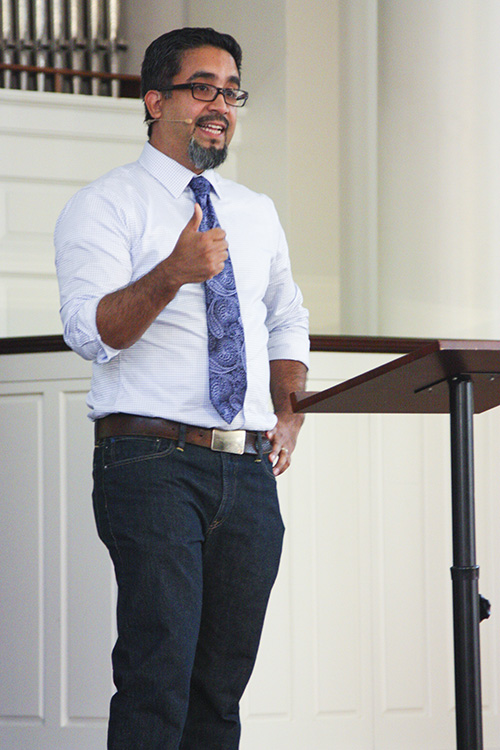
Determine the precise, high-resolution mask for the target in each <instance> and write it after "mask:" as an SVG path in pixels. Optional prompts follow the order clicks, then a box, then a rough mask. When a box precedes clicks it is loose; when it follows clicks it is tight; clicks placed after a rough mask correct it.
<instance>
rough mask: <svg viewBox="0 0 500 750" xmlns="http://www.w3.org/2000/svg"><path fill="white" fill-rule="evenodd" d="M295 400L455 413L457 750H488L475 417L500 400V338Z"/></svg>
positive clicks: (429, 351)
mask: <svg viewBox="0 0 500 750" xmlns="http://www.w3.org/2000/svg"><path fill="white" fill-rule="evenodd" d="M291 400H292V405H293V408H294V410H295V411H300V412H304V413H306V412H316V413H319V412H323V413H387V414H389V413H391V414H395V413H414V414H419V413H420V414H424V413H428V414H440V413H449V414H450V438H451V495H452V532H453V566H452V568H451V574H452V587H453V629H454V653H455V701H456V734H457V750H483V730H482V711H481V665H480V644H479V623H480V619H481V612H480V596H479V591H478V581H479V567H478V566H477V564H476V541H475V510H474V446H473V415H474V413H480V412H484V411H486V410H488V409H491V408H493V407H495V406H498V405H500V342H498V341H450V340H447V341H444V340H443V341H442V340H436V341H432V342H430V343H429V344H427V345H425V346H423V347H421V348H420V349H416V350H415V351H413V352H411V353H410V354H407V355H405V356H402V357H399V358H397V359H395V360H393V361H392V362H389V363H388V364H385V365H382V366H381V367H377V368H375V369H374V370H371V371H369V372H367V373H364V374H362V375H359V376H357V377H355V378H352V379H350V380H346V381H344V382H342V383H339V384H338V385H336V386H333V387H332V388H328V389H327V390H325V391H321V392H309V393H306V392H297V393H292V394H291ZM484 616H485V617H487V616H489V615H488V614H485V615H484Z"/></svg>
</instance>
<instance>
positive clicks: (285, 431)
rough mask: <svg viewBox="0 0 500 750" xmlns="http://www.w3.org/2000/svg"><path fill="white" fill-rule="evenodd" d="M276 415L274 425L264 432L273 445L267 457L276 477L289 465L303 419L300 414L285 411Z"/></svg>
mask: <svg viewBox="0 0 500 750" xmlns="http://www.w3.org/2000/svg"><path fill="white" fill-rule="evenodd" d="M277 416H278V421H277V423H276V425H275V427H274V428H273V429H272V430H268V432H267V433H266V435H267V437H268V438H269V440H270V441H271V443H272V446H273V449H272V451H271V453H270V454H269V456H268V458H269V461H270V462H271V463H272V464H273V474H274V476H276V477H277V476H279V475H280V474H283V472H284V471H286V470H287V469H288V467H289V466H290V463H291V459H292V453H293V451H294V449H295V444H296V442H297V436H298V434H299V430H300V428H301V426H302V423H303V421H304V417H303V416H302V415H301V414H293V413H289V412H286V413H283V414H278V415H277Z"/></svg>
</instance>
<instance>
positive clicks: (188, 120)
mask: <svg viewBox="0 0 500 750" xmlns="http://www.w3.org/2000/svg"><path fill="white" fill-rule="evenodd" d="M154 122H183V123H185V124H186V125H192V123H193V121H192V119H191V118H190V117H186V119H184V120H167V119H166V118H165V117H152V118H151V119H150V120H146V125H152V124H153V123H154Z"/></svg>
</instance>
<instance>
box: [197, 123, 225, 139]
mask: <svg viewBox="0 0 500 750" xmlns="http://www.w3.org/2000/svg"><path fill="white" fill-rule="evenodd" d="M196 127H197V128H199V129H200V130H201V131H203V132H204V133H206V134H207V135H209V136H210V137H212V138H220V136H222V135H223V134H224V133H225V132H226V125H225V123H222V122H217V121H215V122H214V121H213V120H212V121H210V122H203V121H201V122H198V123H197V124H196Z"/></svg>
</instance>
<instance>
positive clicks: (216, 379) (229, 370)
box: [189, 177, 247, 424]
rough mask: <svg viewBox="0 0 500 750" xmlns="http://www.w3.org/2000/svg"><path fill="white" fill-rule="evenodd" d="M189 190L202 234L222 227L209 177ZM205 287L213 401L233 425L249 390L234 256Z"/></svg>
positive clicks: (191, 185) (210, 382) (194, 178)
mask: <svg viewBox="0 0 500 750" xmlns="http://www.w3.org/2000/svg"><path fill="white" fill-rule="evenodd" d="M189 187H190V188H191V189H192V191H193V193H194V196H195V198H196V201H197V203H199V204H200V206H201V210H202V211H203V219H202V221H201V224H200V231H201V232H206V231H207V230H208V229H212V228H213V227H218V226H220V224H219V221H218V219H217V216H216V213H215V211H214V207H213V205H212V201H211V200H210V190H211V185H210V183H209V181H208V180H207V179H205V177H193V179H192V180H191V182H190V183H189ZM204 287H205V301H206V305H207V331H208V374H209V389H210V401H211V402H212V404H213V406H214V407H215V409H216V410H217V411H218V413H219V414H220V415H221V417H222V418H223V419H224V420H225V421H226V422H227V423H228V424H230V423H231V422H232V421H233V419H234V418H235V416H236V415H237V414H238V412H240V411H241V409H242V407H243V401H244V399H245V392H246V388H247V374H246V356H245V338H244V334H243V323H242V321H241V312H240V303H239V300H238V294H237V291H236V283H235V280H234V273H233V266H232V263H231V258H230V257H228V259H227V260H226V262H225V264H224V268H223V270H222V271H221V272H220V273H219V274H218V275H217V276H214V278H212V279H208V281H205V284H204Z"/></svg>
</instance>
